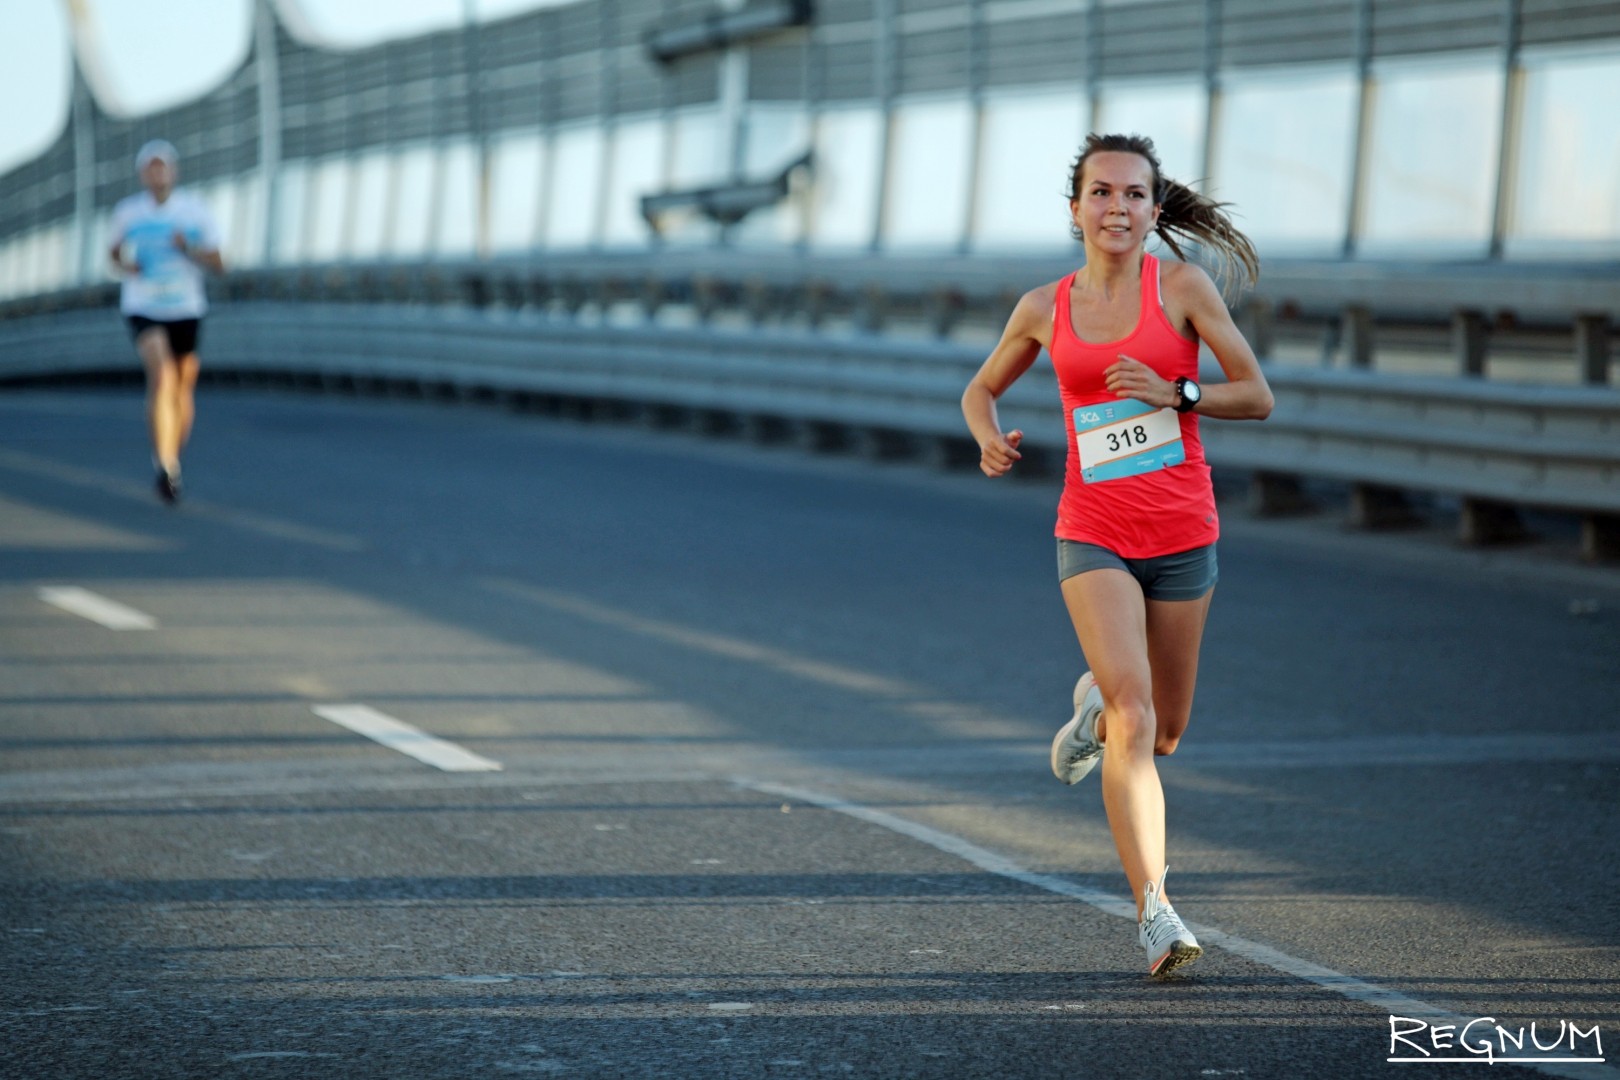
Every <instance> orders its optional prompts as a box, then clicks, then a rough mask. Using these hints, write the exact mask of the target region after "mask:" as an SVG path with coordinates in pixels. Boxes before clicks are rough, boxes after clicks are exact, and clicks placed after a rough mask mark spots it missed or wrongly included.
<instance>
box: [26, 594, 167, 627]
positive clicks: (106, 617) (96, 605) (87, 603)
mask: <svg viewBox="0 0 1620 1080" xmlns="http://www.w3.org/2000/svg"><path fill="white" fill-rule="evenodd" d="M39 598H40V599H41V600H43V601H45V602H46V603H47V604H50V605H52V606H53V607H59V608H61V609H62V610H63V611H67V612H71V613H72V614H74V615H80V616H83V617H84V618H86V619H89V620H90V621H91V622H93V623H100V624H101V625H102V626H105V627H106V628H107V629H109V630H151V629H152V628H153V627H155V626H157V620H156V619H154V618H152V616H150V615H148V614H146V612H144V611H136V610H135V609H134V608H132V607H129V606H127V605H125V604H120V603H119V602H118V601H116V600H109V599H107V598H106V597H105V596H102V595H101V594H99V593H93V592H91V591H90V590H89V589H81V588H79V587H78V586H77V585H47V586H45V587H43V588H41V589H40V590H39Z"/></svg>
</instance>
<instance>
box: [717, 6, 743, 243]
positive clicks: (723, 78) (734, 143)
mask: <svg viewBox="0 0 1620 1080" xmlns="http://www.w3.org/2000/svg"><path fill="white" fill-rule="evenodd" d="M720 6H721V8H722V9H723V10H726V11H736V10H738V9H739V8H741V7H742V2H741V0H721V5H720ZM748 67H749V56H748V47H747V46H746V45H743V44H741V43H738V42H732V43H729V44H727V45H725V46H723V47H722V51H721V53H720V145H719V154H720V160H719V162H718V164H719V169H718V170H717V175H718V176H719V177H720V179H721V182H722V183H725V184H733V185H734V184H737V183H739V182H741V180H742V176H743V162H744V161H745V160H746V158H747V153H748V132H747V128H746V126H745V125H746V123H747V115H748V108H747V104H748ZM735 228H736V226H735V225H734V224H733V223H730V222H722V223H721V224H720V243H721V246H729V245H730V243H731V238H732V233H733V231H734V230H735Z"/></svg>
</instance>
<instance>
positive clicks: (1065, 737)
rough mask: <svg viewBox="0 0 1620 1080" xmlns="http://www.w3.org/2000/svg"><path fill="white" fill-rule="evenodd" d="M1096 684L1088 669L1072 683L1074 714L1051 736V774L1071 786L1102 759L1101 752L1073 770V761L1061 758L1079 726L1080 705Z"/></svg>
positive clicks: (1087, 774)
mask: <svg viewBox="0 0 1620 1080" xmlns="http://www.w3.org/2000/svg"><path fill="white" fill-rule="evenodd" d="M1096 685H1097V680H1096V679H1094V678H1092V675H1091V672H1089V671H1088V672H1086V673H1085V674H1084V675H1082V676H1080V681H1079V682H1077V683H1075V685H1074V715H1073V716H1071V717H1069V722H1068V723H1066V724H1064V725H1063V726H1062V727H1060V728H1058V732H1057V734H1056V735H1054V736H1053V737H1052V775H1053V776H1055V777H1057V778H1058V779H1059V780H1061V781H1063V782H1064V783H1065V784H1069V785H1071V786H1072V785H1074V784H1078V783H1079V782H1080V781H1082V780H1084V779H1085V778H1086V777H1087V776H1089V775H1090V774H1091V770H1092V769H1095V768H1096V767H1097V763H1098V762H1099V761H1101V760H1102V754H1101V753H1098V754H1096V755H1094V756H1093V757H1091V758H1089V759H1085V767H1084V768H1082V769H1080V770H1079V771H1078V772H1076V771H1075V763H1074V762H1072V761H1071V762H1070V763H1069V764H1068V765H1067V766H1065V765H1064V764H1063V762H1062V759H1063V758H1064V757H1065V756H1066V755H1065V754H1064V753H1063V751H1064V749H1065V748H1066V747H1067V745H1068V743H1069V740H1070V736H1072V735H1073V734H1074V733H1075V731H1076V729H1078V728H1079V727H1080V720H1081V716H1080V706H1081V704H1082V703H1083V702H1084V701H1085V700H1086V696H1087V695H1088V694H1090V693H1091V690H1092V688H1093V687H1094V686H1096Z"/></svg>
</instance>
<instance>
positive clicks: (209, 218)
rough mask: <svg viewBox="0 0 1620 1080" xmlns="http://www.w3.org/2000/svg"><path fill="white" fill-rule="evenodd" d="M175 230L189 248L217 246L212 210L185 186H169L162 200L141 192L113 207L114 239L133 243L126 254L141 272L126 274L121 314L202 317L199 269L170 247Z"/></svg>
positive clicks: (169, 319) (203, 303) (168, 318)
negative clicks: (170, 189)
mask: <svg viewBox="0 0 1620 1080" xmlns="http://www.w3.org/2000/svg"><path fill="white" fill-rule="evenodd" d="M177 231H178V232H179V233H181V234H182V235H184V236H185V238H186V245H187V246H188V247H189V248H191V249H193V250H203V251H208V250H214V251H217V250H218V249H219V226H218V225H216V224H215V222H214V215H213V214H210V213H209V212H208V207H207V206H205V205H203V201H202V200H201V199H199V198H197V196H195V195H193V194H192V193H191V192H189V191H187V190H185V189H184V188H175V189H174V190H172V191H170V192H169V197H168V198H167V199H165V200H164V201H163V203H162V204H161V205H159V203H158V201H157V200H156V199H154V198H152V193H151V192H150V191H143V192H141V193H140V194H138V195H131V196H130V197H129V198H127V199H123V200H120V201H119V203H118V205H117V206H116V207H114V208H113V217H112V243H113V244H125V245H128V246H130V247H133V248H134V251H132V252H131V251H127V250H126V252H125V255H126V257H129V256H133V258H134V259H135V260H136V261H137V262H139V263H140V265H141V270H140V273H138V274H131V275H129V276H128V277H126V278H124V288H123V295H122V296H121V298H120V300H119V304H118V307H119V310H120V311H122V312H123V313H124V314H125V315H141V316H144V317H146V318H148V319H158V320H161V321H163V322H173V321H175V320H178V319H200V318H202V316H203V315H204V314H205V313H206V312H207V311H208V296H207V294H206V293H205V292H204V290H203V269H202V267H200V266H198V265H197V264H196V263H194V262H192V261H191V260H190V259H189V258H187V257H186V256H185V255H184V254H182V253H181V252H180V250H179V249H178V248H176V247H175V246H174V234H175V233H176V232H177Z"/></svg>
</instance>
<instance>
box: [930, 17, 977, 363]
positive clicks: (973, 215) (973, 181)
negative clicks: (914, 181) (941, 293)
mask: <svg viewBox="0 0 1620 1080" xmlns="http://www.w3.org/2000/svg"><path fill="white" fill-rule="evenodd" d="M967 50H968V55H967V62H968V64H967V67H968V110H969V111H970V113H971V114H972V119H971V120H970V121H969V123H970V125H971V126H970V127H969V129H968V153H967V170H968V177H967V206H966V207H965V208H964V212H963V215H962V234H961V236H960V237H959V238H958V239H957V243H956V250H957V251H960V252H961V253H963V254H964V255H965V254H967V253H968V252H969V251H971V250H973V233H974V230H975V228H976V227H977V219H978V214H979V190H980V186H981V185H980V180H981V177H982V176H983V173H984V164H983V162H982V161H980V158H982V157H983V156H984V82H985V72H984V69H985V63H986V61H985V44H984V0H968V43H967ZM940 336H941V337H944V336H945V335H944V334H941V335H940Z"/></svg>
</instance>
